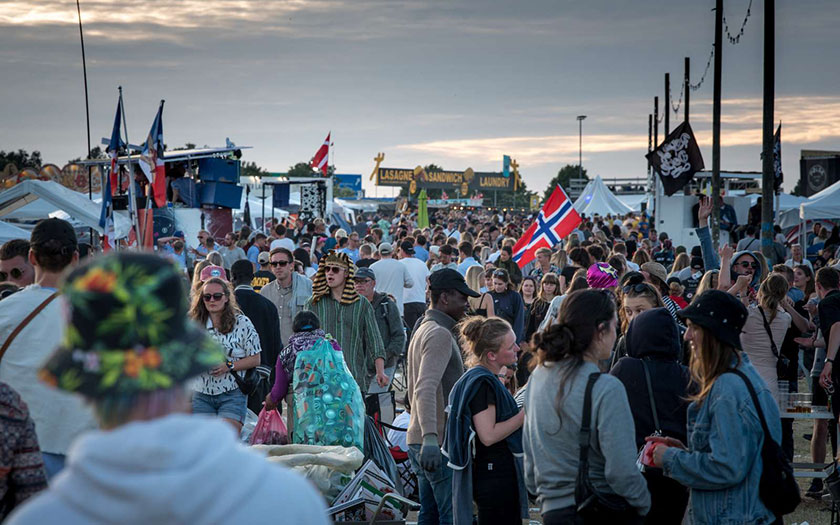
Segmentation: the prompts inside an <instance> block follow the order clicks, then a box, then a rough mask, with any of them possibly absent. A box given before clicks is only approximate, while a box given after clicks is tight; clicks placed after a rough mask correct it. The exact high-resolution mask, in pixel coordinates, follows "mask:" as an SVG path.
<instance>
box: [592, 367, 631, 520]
mask: <svg viewBox="0 0 840 525" xmlns="http://www.w3.org/2000/svg"><path fill="white" fill-rule="evenodd" d="M600 375H601V373H600V372H594V373H592V374H590V375H589V381H588V382H587V383H586V392H585V393H584V396H583V417H582V418H581V422H580V438H579V444H580V460H579V463H578V474H577V480H576V481H575V505H576V507H577V514H578V517H580V518H581V519H582V520H583V523H584V524H585V525H588V524H590V523H592V524H603V523H609V524H635V523H642V519H643V518H642V517H641V516H639V514H638V513H637V512H636V509H634V508H633V507H631V506H630V505H629V504H628V503H627V500H625V499H624V498H622V497H621V496H618V495H616V494H603V493H601V492H598V491H597V490H596V489H595V487H594V486H593V485H592V481H591V480H590V479H589V440H590V438H591V436H592V429H591V428H590V425H591V422H592V387H593V386H594V385H595V381H597V380H598V376H600Z"/></svg>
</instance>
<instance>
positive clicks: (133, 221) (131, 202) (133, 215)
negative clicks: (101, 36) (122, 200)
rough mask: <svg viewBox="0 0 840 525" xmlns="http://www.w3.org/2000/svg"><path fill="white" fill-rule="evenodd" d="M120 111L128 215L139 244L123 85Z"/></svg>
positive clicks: (138, 222) (140, 242) (140, 240)
mask: <svg viewBox="0 0 840 525" xmlns="http://www.w3.org/2000/svg"><path fill="white" fill-rule="evenodd" d="M119 89H120V112H121V113H122V120H123V130H124V131H125V143H126V152H127V153H128V155H127V157H126V158H127V159H128V160H127V163H128V217H129V219H130V220H131V225H132V226H133V227H134V235H135V238H136V241H137V244H138V246H141V245H142V244H143V237H142V235H141V233H140V218H139V217H138V216H137V189H136V188H135V187H134V167H133V166H132V165H131V147H130V146H128V144H131V143H130V142H129V141H128V124H126V118H125V105H124V104H123V96H122V86H120V88H119Z"/></svg>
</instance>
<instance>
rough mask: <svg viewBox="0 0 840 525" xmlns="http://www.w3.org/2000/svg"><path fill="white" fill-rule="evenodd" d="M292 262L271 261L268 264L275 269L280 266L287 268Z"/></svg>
mask: <svg viewBox="0 0 840 525" xmlns="http://www.w3.org/2000/svg"><path fill="white" fill-rule="evenodd" d="M290 262H291V261H271V262H270V263H268V264H270V265H271V266H274V267H275V268H276V267H278V266H280V267H281V268H282V267H283V266H287V265H288V264H289V263H290Z"/></svg>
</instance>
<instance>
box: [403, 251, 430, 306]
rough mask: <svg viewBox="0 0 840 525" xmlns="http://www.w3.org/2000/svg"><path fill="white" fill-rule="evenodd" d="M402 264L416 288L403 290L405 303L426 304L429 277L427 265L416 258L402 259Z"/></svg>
mask: <svg viewBox="0 0 840 525" xmlns="http://www.w3.org/2000/svg"><path fill="white" fill-rule="evenodd" d="M400 262H401V263H403V264H404V265H405V267H406V268H407V269H408V274H409V275H410V276H411V280H412V281H414V286H412V287H411V288H405V289H404V290H403V303H423V304H426V278H427V277H428V276H429V273H431V272H429V268H428V267H426V263H424V262H423V261H421V260H420V259H418V258H416V257H409V258H407V259H400Z"/></svg>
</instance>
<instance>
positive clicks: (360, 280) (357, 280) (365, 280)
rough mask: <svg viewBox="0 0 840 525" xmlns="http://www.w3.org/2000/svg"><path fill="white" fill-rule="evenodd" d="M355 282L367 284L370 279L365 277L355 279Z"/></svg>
mask: <svg viewBox="0 0 840 525" xmlns="http://www.w3.org/2000/svg"><path fill="white" fill-rule="evenodd" d="M355 282H356V284H367V283H369V282H371V279H367V278H362V279H356V280H355Z"/></svg>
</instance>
